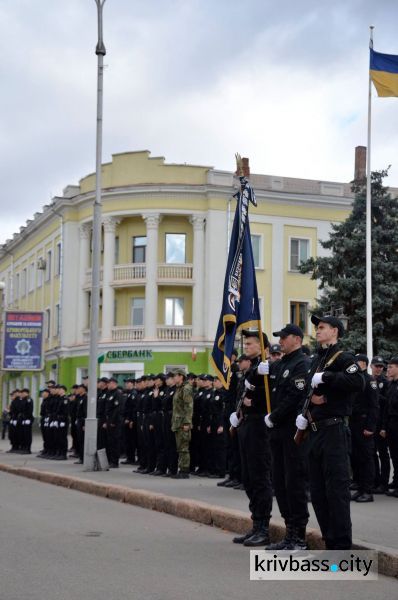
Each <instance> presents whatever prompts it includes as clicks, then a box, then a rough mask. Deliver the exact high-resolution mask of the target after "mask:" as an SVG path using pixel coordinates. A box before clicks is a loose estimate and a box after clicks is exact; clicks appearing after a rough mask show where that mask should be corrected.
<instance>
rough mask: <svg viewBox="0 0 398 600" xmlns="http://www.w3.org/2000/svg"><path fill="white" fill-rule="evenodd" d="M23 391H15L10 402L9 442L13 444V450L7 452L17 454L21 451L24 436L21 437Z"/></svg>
mask: <svg viewBox="0 0 398 600" xmlns="http://www.w3.org/2000/svg"><path fill="white" fill-rule="evenodd" d="M20 393H21V391H20V390H18V389H16V390H13V391H12V392H11V394H10V396H11V402H10V431H9V436H8V437H9V440H10V444H11V448H10V449H9V450H7V452H16V453H18V452H19V451H20V450H21V443H22V435H21V433H22V432H21V427H22V425H21V423H22V414H21V408H22V402H21V397H20Z"/></svg>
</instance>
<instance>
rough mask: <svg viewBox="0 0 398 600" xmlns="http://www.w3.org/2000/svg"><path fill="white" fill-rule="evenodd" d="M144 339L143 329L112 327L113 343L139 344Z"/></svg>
mask: <svg viewBox="0 0 398 600" xmlns="http://www.w3.org/2000/svg"><path fill="white" fill-rule="evenodd" d="M143 338H144V328H143V327H133V326H124V325H122V326H118V327H112V341H113V342H137V341H140V340H142V339H143Z"/></svg>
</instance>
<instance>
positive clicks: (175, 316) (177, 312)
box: [165, 298, 184, 325]
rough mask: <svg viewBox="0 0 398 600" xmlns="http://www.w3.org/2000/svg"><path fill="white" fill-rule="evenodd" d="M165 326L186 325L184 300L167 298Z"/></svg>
mask: <svg viewBox="0 0 398 600" xmlns="http://www.w3.org/2000/svg"><path fill="white" fill-rule="evenodd" d="M165 325H184V298H166V306H165Z"/></svg>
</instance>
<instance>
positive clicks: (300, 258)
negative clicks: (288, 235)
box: [290, 238, 310, 271]
mask: <svg viewBox="0 0 398 600" xmlns="http://www.w3.org/2000/svg"><path fill="white" fill-rule="evenodd" d="M309 257H310V240H303V239H297V238H292V239H291V240H290V270H291V271H299V270H300V265H301V264H302V263H303V262H305V261H306V260H308V259H309Z"/></svg>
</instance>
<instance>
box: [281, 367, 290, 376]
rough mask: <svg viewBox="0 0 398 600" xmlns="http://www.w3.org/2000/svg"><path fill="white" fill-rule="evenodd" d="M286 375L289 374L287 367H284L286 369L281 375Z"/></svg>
mask: <svg viewBox="0 0 398 600" xmlns="http://www.w3.org/2000/svg"><path fill="white" fill-rule="evenodd" d="M288 375H289V369H286V371H283V373H282V377H287V376H288Z"/></svg>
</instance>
